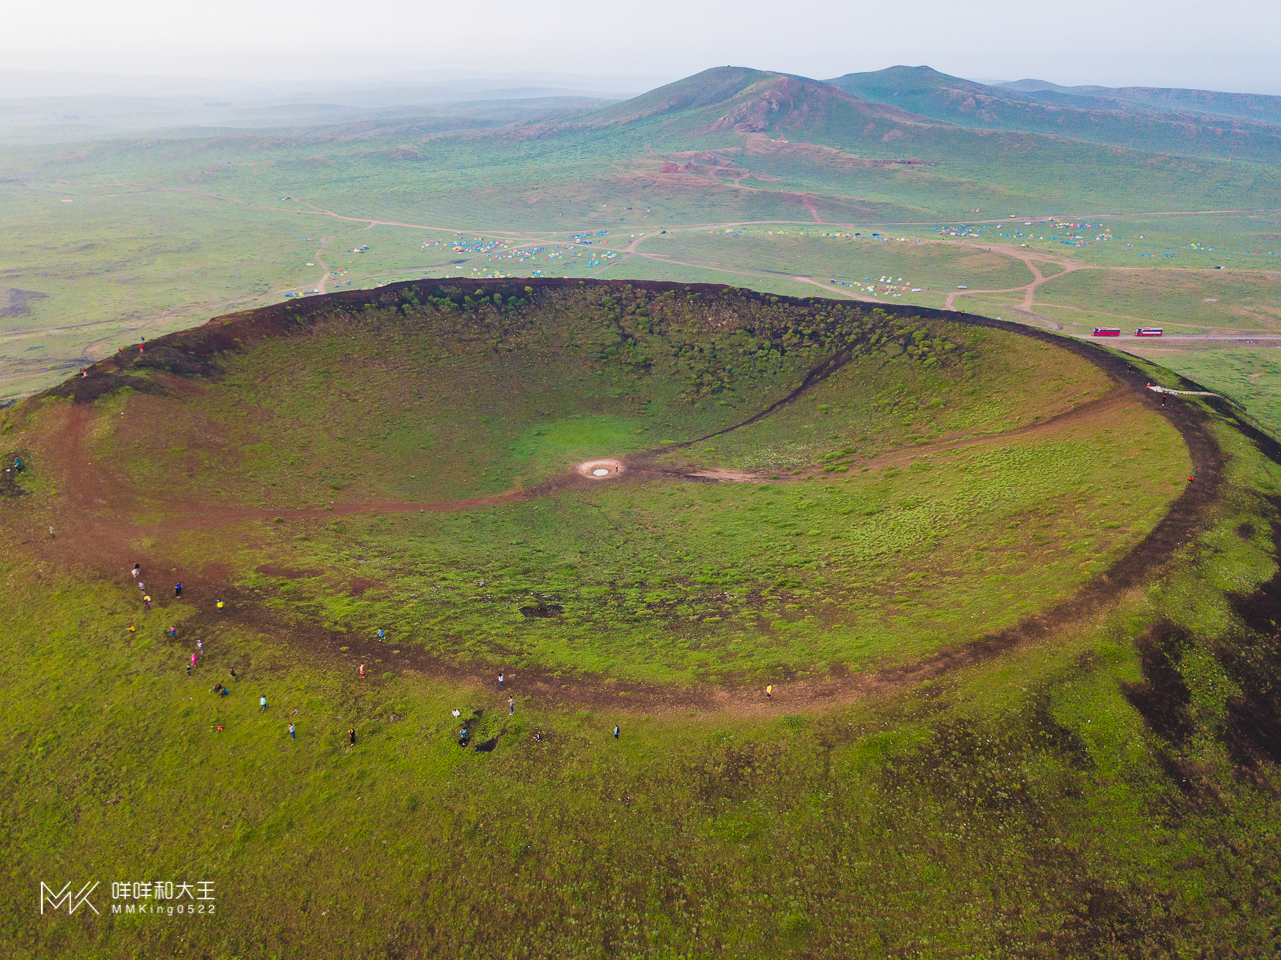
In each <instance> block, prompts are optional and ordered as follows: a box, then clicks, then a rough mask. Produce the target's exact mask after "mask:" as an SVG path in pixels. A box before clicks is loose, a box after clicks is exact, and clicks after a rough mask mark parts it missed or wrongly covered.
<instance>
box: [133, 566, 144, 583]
mask: <svg viewBox="0 0 1281 960" xmlns="http://www.w3.org/2000/svg"><path fill="white" fill-rule="evenodd" d="M140 573H142V567H140V566H138V564H136V563H135V564H134V565H133V578H134V579H135V580H137V579H138V574H140Z"/></svg>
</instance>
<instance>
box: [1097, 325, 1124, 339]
mask: <svg viewBox="0 0 1281 960" xmlns="http://www.w3.org/2000/svg"><path fill="white" fill-rule="evenodd" d="M1120 335H1121V328H1120V327H1095V328H1094V333H1092V334H1091V336H1093V337H1119V336H1120Z"/></svg>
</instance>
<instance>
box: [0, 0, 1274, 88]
mask: <svg viewBox="0 0 1281 960" xmlns="http://www.w3.org/2000/svg"><path fill="white" fill-rule="evenodd" d="M4 21H5V22H4V30H3V31H0V63H3V64H4V66H6V67H10V68H17V69H31V70H77V71H93V72H107V73H147V74H177V75H184V76H209V77H221V78H238V79H259V78H264V79H265V78H271V79H286V78H289V79H311V78H348V77H356V76H371V75H376V74H381V73H387V72H394V71H410V70H462V71H467V72H477V73H519V72H556V73H580V74H594V75H615V74H618V75H628V76H631V77H645V78H652V79H654V80H655V81H662V80H670V79H675V78H677V77H682V76H686V75H688V74H691V73H696V72H697V71H699V70H702V69H704V68H706V67H710V66H717V65H723V64H729V63H732V64H736V65H742V66H752V67H760V68H763V69H771V70H782V71H786V72H789V73H798V74H802V75H805V76H811V77H819V78H825V77H832V76H837V75H839V74H843V73H849V72H852V71H860V70H876V69H879V68H881V67H886V66H891V65H893V64H897V63H905V64H913V65H915V64H929V65H930V66H932V67H935V68H937V69H939V70H942V71H944V72H946V73H952V74H957V75H960V76H964V77H969V78H972V79H980V80H1015V79H1020V78H1024V77H1036V78H1038V79H1043V80H1050V81H1054V82H1056V83H1065V84H1078V83H1096V84H1103V85H1108V86H1118V85H1126V84H1143V85H1156V86H1184V87H1203V88H1213V89H1220V90H1240V91H1248V92H1258V93H1277V94H1281V57H1279V56H1278V53H1279V52H1281V0H1215V2H1208V0H1202V2H1197V3H1193V2H1190V0H1167V2H1155V0H1070V2H1067V3H1045V2H1036V0H893V2H885V0H879V2H877V3H861V2H856V0H808V2H807V0H802V2H791V3H779V2H776V0H770V2H764V0H734V2H715V0H713V2H710V3H709V2H707V0H704V2H701V3H700V2H696V0H636V2H630V3H628V2H618V0H613V2H605V0H484V2H470V3H469V2H464V0H457V2H449V3H443V2H440V0H414V2H408V0H305V2H304V0H218V2H205V3H190V2H175V0H159V2H158V0H111V2H104V0H13V2H12V3H10V4H7V5H6V9H5V17H4Z"/></svg>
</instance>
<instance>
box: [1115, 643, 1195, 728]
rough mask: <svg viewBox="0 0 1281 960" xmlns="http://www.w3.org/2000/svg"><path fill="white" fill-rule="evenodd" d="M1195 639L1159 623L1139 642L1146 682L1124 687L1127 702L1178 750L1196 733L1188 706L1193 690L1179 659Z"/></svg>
mask: <svg viewBox="0 0 1281 960" xmlns="http://www.w3.org/2000/svg"><path fill="white" fill-rule="evenodd" d="M1191 642H1192V638H1191V636H1190V635H1188V634H1187V632H1185V631H1184V630H1182V629H1180V628H1179V627H1177V626H1176V625H1175V624H1173V623H1170V622H1169V621H1168V620H1159V621H1157V622H1156V623H1154V624H1153V625H1152V627H1151V628H1150V629H1149V630H1148V632H1147V633H1146V634H1145V635H1144V636H1143V638H1142V639H1140V640H1139V665H1140V670H1141V671H1142V675H1143V680H1142V681H1141V682H1139V683H1126V684H1123V686H1122V690H1123V692H1124V694H1125V699H1127V700H1128V701H1130V704H1131V706H1133V707H1134V709H1136V710H1138V711H1139V714H1140V715H1141V716H1142V717H1143V719H1144V720H1145V721H1146V722H1147V725H1148V726H1149V727H1151V728H1152V729H1153V730H1154V731H1155V732H1156V733H1157V734H1158V735H1160V736H1161V737H1163V738H1164V739H1166V740H1168V741H1169V742H1170V743H1171V744H1173V745H1174V746H1176V747H1181V746H1183V745H1184V744H1186V743H1187V742H1188V741H1189V740H1190V739H1192V735H1193V734H1194V733H1195V732H1196V723H1195V721H1194V720H1193V719H1192V714H1191V712H1190V711H1189V706H1190V705H1191V703H1192V691H1191V690H1189V689H1188V685H1187V684H1186V683H1185V682H1184V680H1183V674H1182V673H1181V672H1180V671H1179V658H1180V656H1181V655H1182V652H1183V650H1184V648H1186V647H1187V646H1188V645H1189V644H1190V643H1191Z"/></svg>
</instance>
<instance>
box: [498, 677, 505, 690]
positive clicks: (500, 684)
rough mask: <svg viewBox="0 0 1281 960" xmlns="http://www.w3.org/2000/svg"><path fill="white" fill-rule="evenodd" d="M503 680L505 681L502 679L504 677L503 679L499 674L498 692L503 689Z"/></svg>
mask: <svg viewBox="0 0 1281 960" xmlns="http://www.w3.org/2000/svg"><path fill="white" fill-rule="evenodd" d="M504 679H505V678H504V677H503V675H502V674H501V673H500V674H499V675H498V689H499V690H501V689H503V680H504Z"/></svg>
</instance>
